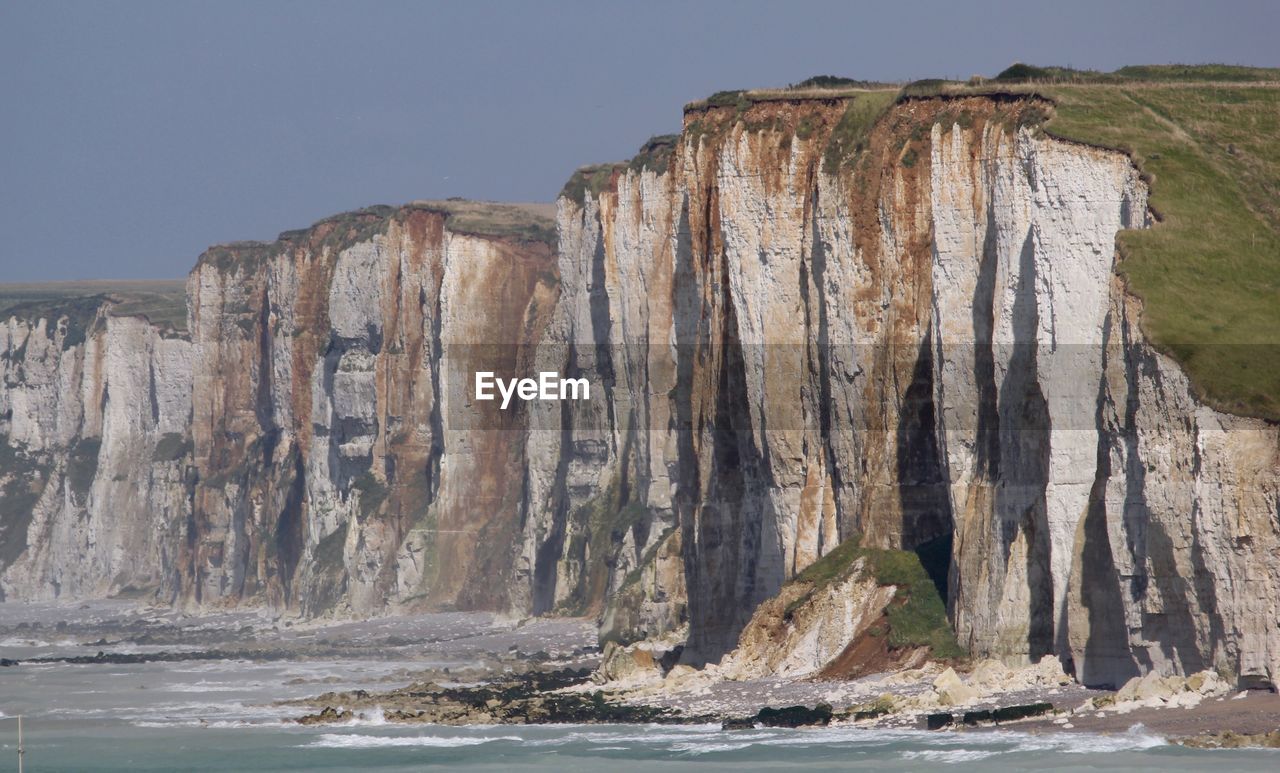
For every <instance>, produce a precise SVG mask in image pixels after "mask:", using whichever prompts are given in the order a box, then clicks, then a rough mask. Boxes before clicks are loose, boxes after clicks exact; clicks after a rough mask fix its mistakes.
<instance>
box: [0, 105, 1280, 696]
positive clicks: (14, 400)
mask: <svg viewBox="0 0 1280 773" xmlns="http://www.w3.org/2000/svg"><path fill="white" fill-rule="evenodd" d="M857 104H858V103H857V102H856V101H855V102H854V103H852V106H851V104H850V103H849V102H848V101H847V100H845V99H844V98H841V99H830V100H807V99H794V100H784V99H778V100H769V101H763V102H758V103H754V104H750V105H748V106H746V107H742V108H741V109H739V106H736V105H735V106H703V105H695V106H691V107H690V108H689V110H688V111H687V113H686V115H685V129H684V131H683V133H682V134H681V135H680V136H679V137H674V138H663V139H660V140H658V139H656V140H655V141H653V142H651V143H650V144H649V145H646V147H645V149H644V150H643V152H642V153H641V155H640V156H638V157H637V158H636V159H635V160H633V161H632V162H631V163H629V164H625V165H617V166H613V167H607V168H604V169H595V170H591V171H590V173H588V174H582V175H578V176H576V177H575V178H574V179H573V180H571V182H570V185H569V186H567V193H566V195H565V196H563V197H562V198H561V199H560V200H559V202H558V204H557V212H556V216H555V227H556V229H557V236H556V238H557V239H558V244H557V245H553V244H552V243H551V240H550V239H549V237H548V236H547V234H546V231H547V230H549V228H550V226H551V223H550V221H549V220H542V219H537V220H535V221H529V220H528V219H527V218H528V213H527V212H526V211H524V210H521V209H520V208H519V207H513V206H511V205H491V204H486V205H466V204H459V203H455V202H436V203H432V204H422V205H410V206H407V207H404V208H401V209H398V210H391V209H390V208H386V209H377V208H375V209H371V210H364V211H361V212H356V213H348V214H346V215H341V216H337V217H334V218H330V219H328V220H325V221H321V222H320V223H317V224H316V225H315V226H313V227H312V228H311V229H307V230H305V231H300V232H287V233H285V234H282V235H281V238H280V240H278V241H277V242H274V243H271V244H258V243H241V244H233V245H223V246H218V247H215V248H212V249H210V250H209V252H208V253H206V255H205V256H203V257H202V258H201V260H200V262H199V263H198V265H197V266H196V268H195V269H194V270H193V271H192V273H191V275H190V277H189V279H188V285H187V290H188V309H189V328H190V333H189V338H186V337H174V336H172V335H168V334H165V333H161V332H160V331H159V330H158V329H157V328H155V327H154V326H152V325H149V324H148V323H147V322H146V321H145V320H143V319H138V318H126V317H116V316H112V315H111V313H110V312H109V311H104V310H94V311H92V313H90V314H89V318H88V319H86V318H85V314H84V313H83V310H81V311H79V312H77V313H74V314H73V313H70V312H67V313H61V312H59V313H48V314H44V315H36V316H35V317H32V318H27V317H23V316H21V315H19V316H15V317H12V318H10V319H7V320H4V321H3V322H0V592H3V593H4V595H5V597H6V598H14V599H37V598H38V599H48V598H62V599H69V598H84V597H97V596H105V595H119V594H137V595H145V596H148V597H150V598H154V599H159V600H162V601H166V602H173V603H177V604H181V605H189V606H211V605H237V604H242V605H259V606H265V607H269V608H272V609H277V610H285V611H288V612H291V613H298V614H305V615H319V614H354V615H364V614H374V613H378V612H382V611H387V610H393V611H394V610H397V609H409V608H444V607H448V608H462V609H489V610H497V611H503V612H516V613H521V614H523V613H538V614H541V613H567V614H581V615H596V616H598V617H599V619H600V620H601V621H602V624H603V630H604V634H605V636H606V638H608V639H610V640H614V641H618V642H621V643H624V644H625V643H628V642H632V641H635V640H637V639H642V638H645V637H668V638H669V637H670V636H671V635H673V634H674V632H677V631H683V630H685V627H686V626H687V630H688V641H687V642H686V646H685V649H684V655H683V656H682V657H683V658H684V659H685V661H686V662H687V663H689V664H694V665H698V664H701V663H704V662H714V661H717V660H719V659H720V658H721V657H722V656H723V655H725V653H727V652H729V651H730V650H733V649H734V648H735V647H737V646H738V645H739V643H740V640H741V637H742V635H743V632H744V631H745V630H747V629H748V628H749V626H751V624H752V618H753V615H754V614H755V612H756V610H757V607H759V606H760V604H761V603H762V602H765V601H766V600H769V599H771V598H774V597H776V595H777V594H778V593H779V592H780V591H781V590H782V589H783V588H784V586H785V585H786V583H787V582H788V581H789V580H791V579H793V578H794V577H796V575H797V574H799V573H800V572H802V571H803V570H804V568H805V567H807V566H809V565H810V564H812V563H813V562H814V561H816V560H817V559H819V558H820V557H822V556H824V555H826V554H828V553H829V552H830V551H831V550H832V549H833V548H834V547H835V546H836V545H838V544H840V543H841V542H842V541H843V540H845V539H848V538H849V537H851V536H853V535H859V536H860V538H861V539H862V541H863V544H864V545H865V546H867V547H876V548H894V549H909V550H911V549H917V548H921V549H922V553H926V554H929V555H941V556H944V557H945V556H946V555H947V554H948V551H949V555H950V566H949V567H941V569H943V570H945V571H942V572H940V573H939V574H938V575H936V576H942V575H946V576H947V577H948V583H947V594H948V597H949V598H948V609H949V613H950V615H951V618H952V620H953V622H954V626H955V629H956V632H957V634H958V637H959V639H960V641H961V643H962V644H963V645H965V646H966V647H968V648H969V649H970V651H971V652H972V653H973V654H975V655H977V656H981V657H991V658H999V659H1001V660H1002V661H1006V662H1008V663H1009V664H1010V665H1018V664H1028V663H1043V662H1044V661H1043V659H1044V657H1045V656H1052V657H1054V658H1057V659H1058V660H1059V661H1060V663H1061V664H1063V665H1067V666H1070V667H1071V668H1072V669H1073V670H1074V673H1075V675H1076V676H1077V677H1078V678H1080V679H1082V680H1083V681H1085V682H1086V683H1088V684H1094V685H1113V686H1118V685H1122V684H1124V683H1125V682H1127V681H1129V680H1130V679H1131V678H1133V677H1135V676H1141V675H1142V674H1145V673H1147V672H1155V673H1157V674H1158V675H1159V676H1161V677H1165V676H1170V675H1183V676H1185V675H1188V674H1196V673H1198V672H1203V671H1205V670H1214V671H1217V672H1220V673H1223V674H1231V675H1234V676H1235V677H1236V678H1237V679H1239V680H1241V681H1243V682H1246V683H1251V684H1262V683H1268V684H1274V683H1276V679H1277V677H1278V676H1280V628H1277V627H1276V625H1275V624H1274V623H1275V621H1276V620H1277V619H1280V606H1278V605H1280V562H1277V561H1276V560H1275V556H1276V555H1277V552H1278V551H1280V522H1277V520H1276V513H1277V512H1280V428H1277V426H1276V425H1274V424H1268V423H1266V422H1262V421H1257V420H1252V419H1245V418H1241V417H1236V416H1229V415H1225V414H1221V413H1218V412H1215V411H1214V410H1212V409H1210V408H1208V407H1206V406H1204V405H1202V404H1200V403H1199V402H1198V401H1197V399H1196V397H1195V394H1194V391H1193V390H1192V388H1191V385H1190V384H1189V383H1188V381H1187V379H1186V377H1185V376H1184V375H1183V374H1182V373H1181V371H1180V370H1179V369H1178V367H1177V365H1176V363H1175V362H1173V361H1172V360H1170V359H1168V358H1167V357H1165V356H1164V355H1162V354H1160V353H1158V352H1157V351H1155V350H1154V349H1153V348H1152V347H1151V346H1150V345H1149V344H1148V343H1147V342H1146V341H1145V340H1144V338H1143V335H1142V332H1141V325H1140V321H1141V314H1142V309H1141V306H1140V304H1139V302H1138V301H1137V300H1136V299H1134V298H1132V297H1130V296H1129V295H1127V294H1126V292H1125V289H1124V287H1123V285H1122V283H1121V282H1120V280H1119V279H1118V278H1117V275H1116V271H1115V269H1116V263H1115V262H1116V251H1115V238H1116V234H1117V232H1119V231H1120V230H1122V229H1127V228H1143V227H1148V226H1149V225H1150V223H1149V222H1148V218H1147V204H1146V196H1147V191H1146V188H1145V185H1144V183H1143V182H1142V180H1141V179H1140V177H1139V175H1138V173H1137V171H1136V170H1135V169H1134V168H1133V166H1132V164H1130V162H1129V161H1128V159H1127V158H1126V157H1125V156H1123V155H1122V154H1120V153H1115V152H1109V151H1105V150H1100V149H1096V148H1090V147H1084V146H1080V145H1076V144H1072V143H1067V142H1062V141H1059V140H1055V139H1052V138H1051V137H1048V136H1046V135H1044V134H1043V133H1041V132H1039V131H1036V130H1034V129H1030V128H1027V127H1026V126H1025V125H1024V124H1025V123H1026V122H1025V121H1023V120H1022V119H1023V118H1024V117H1026V116H1027V111H1028V110H1029V109H1030V108H1032V107H1035V108H1037V109H1039V108H1040V107H1042V106H1038V105H1035V104H1033V103H1032V102H1030V101H1003V102H997V101H993V100H989V99H984V98H979V97H972V98H968V97H966V98H962V99H950V100H924V99H920V100H907V101H904V102H901V103H899V104H896V105H894V106H892V107H891V108H890V109H889V112H888V113H887V114H886V115H885V116H884V117H883V118H882V119H881V120H879V121H878V122H876V123H875V124H874V125H873V126H871V127H870V128H869V129H868V131H867V132H866V133H865V134H864V135H860V138H859V139H858V141H856V142H852V143H846V142H845V140H847V139H848V137H847V136H846V134H847V132H846V129H847V125H846V128H839V127H841V125H842V124H841V122H842V119H843V118H845V116H846V111H847V110H852V109H854V108H856V107H857ZM850 115H853V114H852V113H851V114H850ZM855 117H856V116H855ZM833 136H834V137H835V138H836V141H834V142H833V141H832V137H833ZM475 207H479V208H478V209H476V208H475ZM521 218H525V220H521ZM522 222H523V223H524V224H525V225H529V224H530V223H532V224H533V226H535V227H533V228H532V229H529V228H523V227H521V226H519V225H515V226H513V223H515V224H519V223H522ZM1155 227H1158V226H1155ZM478 345H480V346H478ZM486 346H487V348H486ZM481 362H483V363H484V364H485V366H486V367H485V368H483V369H485V370H494V371H497V372H500V374H502V375H504V377H509V376H511V375H515V374H517V373H519V374H522V375H527V374H536V373H537V372H539V371H553V372H556V373H558V374H560V375H563V376H566V377H575V378H576V377H583V378H586V379H587V380H588V381H589V382H590V384H591V389H592V396H591V399H590V400H586V401H577V402H547V403H540V402H533V403H524V402H523V401H520V405H519V406H516V407H514V408H513V409H511V410H503V409H501V408H499V407H498V405H497V404H495V403H489V402H483V401H478V400H475V399H474V395H473V393H472V378H473V371H474V370H477V369H480V368H478V367H476V366H477V365H478V364H479V363H481ZM846 590H847V591H848V593H849V594H855V592H856V594H861V597H867V598H871V597H873V596H875V594H876V593H878V592H879V591H873V590H870V589H866V588H862V589H860V588H854V587H849V588H847V589H846ZM842 599H843V597H840V598H836V597H833V598H832V599H830V602H831V604H830V605H828V607H827V608H828V611H830V612H831V613H832V616H825V615H824V616H820V617H815V618H814V619H813V621H812V625H811V627H810V626H809V624H808V623H806V624H805V625H804V626H800V627H796V628H795V629H794V630H788V632H787V633H786V636H787V641H788V642H790V643H791V644H789V645H788V646H789V649H788V652H790V653H794V658H793V659H788V658H791V657H792V656H791V655H788V656H785V657H783V658H782V660H778V661H777V662H774V661H771V660H769V659H768V658H767V657H766V658H765V660H763V661H759V662H757V661H756V660H751V662H750V664H747V665H743V666H742V668H745V669H747V670H751V671H752V672H753V673H754V672H760V673H764V672H786V673H801V672H805V671H806V669H811V668H812V667H814V664H815V663H817V662H818V661H820V660H822V659H823V658H825V657H827V655H829V654H830V652H831V651H835V650H837V649H838V647H837V645H839V643H840V640H841V639H842V638H846V637H847V636H850V635H853V634H852V633H851V632H852V631H854V630H856V629H857V627H858V625H859V624H858V623H855V622H854V620H855V617H856V618H857V619H859V620H860V619H862V618H861V617H858V616H857V615H856V614H855V612H857V610H854V609H852V608H849V609H846V608H844V607H841V606H840V604H841V603H842ZM845 600H847V599H845ZM841 610H843V611H841ZM837 613H838V614H837ZM832 621H836V622H832ZM753 630H755V629H753ZM664 640H665V639H664ZM846 643H847V642H846ZM792 645H794V646H792ZM744 657H745V656H744ZM765 661H768V662H765ZM744 663H745V661H744ZM682 673H683V672H682Z"/></svg>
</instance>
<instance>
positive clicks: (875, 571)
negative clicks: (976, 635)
mask: <svg viewBox="0 0 1280 773" xmlns="http://www.w3.org/2000/svg"><path fill="white" fill-rule="evenodd" d="M860 558H865V559H866V567H867V571H869V572H870V573H871V575H872V576H873V577H874V578H875V581H876V583H877V584H879V585H894V586H896V587H897V590H896V591H895V593H894V597H893V601H892V602H890V604H889V606H888V607H886V608H885V616H886V617H887V618H888V621H889V636H888V644H889V646H890V647H893V648H895V649H896V648H902V647H929V648H930V649H931V650H932V652H933V656H934V657H938V658H956V657H961V656H963V655H964V650H963V649H961V647H960V645H959V644H958V643H956V636H955V631H954V630H953V629H952V628H951V623H950V622H949V621H948V620H947V607H946V604H945V603H944V602H943V600H942V597H941V596H940V595H939V594H938V588H937V586H936V585H935V584H934V581H933V580H932V579H930V577H929V574H928V572H926V571H925V568H924V566H923V564H921V563H920V557H919V556H917V555H916V554H915V553H913V552H911V551H909V550H881V549H878V548H864V547H861V546H860V544H859V538H858V537H856V536H855V537H853V538H851V539H847V540H845V541H844V542H842V543H840V544H839V545H837V546H836V547H835V549H833V550H832V551H831V552H830V553H827V554H826V555H825V556H823V557H822V558H820V559H818V560H817V561H815V562H813V563H812V564H810V565H809V566H808V567H807V568H805V570H804V571H802V572H801V573H800V574H798V575H797V576H796V578H795V579H794V580H792V582H795V583H811V584H812V585H813V587H812V588H811V589H810V591H809V592H808V593H807V594H805V595H804V596H803V597H801V598H799V599H797V600H795V601H793V602H792V603H791V604H790V605H789V606H788V607H787V610H786V612H785V614H786V615H788V616H789V615H791V614H792V613H794V612H795V611H796V610H797V609H799V608H800V606H801V605H803V604H804V603H805V602H806V601H807V600H808V599H809V597H810V596H812V595H813V594H814V593H816V592H818V591H820V590H822V589H823V588H825V587H827V586H828V585H830V584H831V583H833V582H836V581H838V580H841V579H843V578H845V577H846V576H848V573H849V571H850V570H851V569H852V568H853V566H854V565H855V564H856V563H857V561H858V559H860Z"/></svg>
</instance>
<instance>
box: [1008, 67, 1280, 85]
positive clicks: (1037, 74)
mask: <svg viewBox="0 0 1280 773" xmlns="http://www.w3.org/2000/svg"><path fill="white" fill-rule="evenodd" d="M994 80H996V81H997V82H1000V83H1027V82H1033V81H1034V82H1041V83H1094V84H1123V83H1133V82H1135V81H1145V82H1149V83H1178V82H1190V81H1195V82H1204V81H1219V82H1221V81H1230V82H1237V83H1242V82H1250V81H1252V82H1259V81H1280V68H1274V67H1241V66H1239V65H1230V64H1142V65H1130V66H1128V67H1121V68H1120V69H1118V70H1116V71H1114V72H1101V71H1099V70H1076V69H1073V68H1071V67H1052V66H1050V67H1039V66H1036V65H1032V64H1023V63H1021V62H1018V63H1017V64H1014V65H1011V66H1009V67H1007V68H1005V69H1004V70H1002V71H1001V72H1000V73H999V74H998V75H996V76H995V78H994Z"/></svg>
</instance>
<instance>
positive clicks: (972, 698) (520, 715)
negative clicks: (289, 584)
mask: <svg viewBox="0 0 1280 773" xmlns="http://www.w3.org/2000/svg"><path fill="white" fill-rule="evenodd" d="M611 654H612V653H611V652H609V651H606V653H605V660H604V662H603V663H602V664H601V665H600V666H598V667H596V668H594V669H593V668H591V667H589V663H590V661H589V660H582V659H579V660H578V661H576V662H575V663H572V664H569V665H563V664H562V665H560V666H556V665H555V664H527V665H528V667H527V668H526V669H525V670H523V671H519V672H514V673H513V672H512V671H511V668H510V665H508V666H507V667H506V669H505V670H504V671H503V672H501V673H494V672H486V671H485V670H484V669H474V670H469V671H466V672H456V671H449V670H448V669H444V670H442V671H434V672H424V673H423V674H421V675H419V678H418V679H416V680H415V681H413V682H412V683H411V684H409V685H407V686H405V687H402V688H398V689H394V690H390V691H383V692H370V691H365V690H357V691H342V692H327V693H324V694H322V695H319V696H317V697H315V698H311V699H304V700H296V701H290V702H287V703H286V704H284V705H293V706H299V707H309V708H311V709H312V711H310V712H309V713H306V714H302V715H301V716H298V717H297V718H296V719H295V720H294V721H296V722H298V723H300V724H304V725H313V724H330V723H332V724H345V723H352V722H357V721H359V720H360V719H361V718H367V717H370V716H377V717H379V718H381V719H382V720H384V721H386V722H391V723H403V724H438V725H468V724H477V725H491V724H566V723H568V724H609V723H629V724H712V723H714V724H719V725H720V726H721V728H722V729H723V730H724V731H726V732H732V731H737V730H750V729H758V728H764V727H788V728H798V727H829V726H857V727H866V728H869V729H870V728H896V729H918V730H922V731H946V732H982V731H985V730H990V729H993V728H1001V729H1011V728H1012V729H1019V730H1022V731H1025V732H1030V733H1046V732H1054V733H1060V732H1066V733H1070V732H1077V733H1101V734H1115V733H1125V732H1130V731H1131V730H1132V728H1133V727H1134V726H1135V725H1140V726H1142V727H1144V728H1146V729H1147V730H1148V731H1152V732H1156V733H1158V734H1159V735H1161V736H1163V737H1165V738H1166V739H1167V740H1168V741H1169V742H1171V743H1179V744H1182V745H1185V746H1188V747H1193V748H1242V747H1246V746H1256V747H1270V748H1277V747H1280V696H1276V695H1274V694H1272V693H1270V692H1263V691H1250V692H1235V691H1233V690H1232V689H1231V687H1230V686H1229V685H1228V684H1227V683H1226V682H1225V681H1223V680H1222V679H1221V678H1220V677H1219V676H1218V675H1217V674H1216V673H1213V672H1211V671H1204V672H1200V673H1198V674H1193V675H1191V676H1190V677H1188V678H1182V677H1165V678H1161V677H1158V676H1154V675H1148V676H1146V677H1142V678H1135V679H1133V680H1131V681H1130V682H1129V683H1127V684H1125V685H1124V686H1123V687H1121V688H1120V689H1119V690H1115V691H1109V690H1090V689H1087V688H1084V687H1082V686H1080V685H1078V684H1077V683H1075V682H1074V680H1072V679H1071V677H1069V676H1068V675H1066V674H1064V673H1063V672H1062V670H1061V668H1060V666H1059V665H1058V663H1057V661H1056V659H1053V658H1045V659H1044V660H1042V661H1041V662H1040V663H1037V664H1034V665H1031V666H1028V667H1024V668H1009V667H1007V666H1005V665H1003V664H1001V663H999V662H997V661H993V660H987V661H980V662H978V663H976V664H973V663H958V664H954V665H944V664H939V663H933V662H930V663H926V664H925V665H924V666H923V667H921V668H917V669H908V670H905V671H900V672H897V673H887V674H878V675H874V676H870V677H866V678H863V679H857V680H844V681H831V680H820V679H790V680H787V679H784V680H770V679H753V680H743V681H736V680H730V679H723V678H721V677H720V676H719V675H717V674H716V667H715V666H714V665H713V666H709V667H707V668H705V669H702V670H694V669H691V668H689V667H687V666H674V667H671V668H670V669H668V670H666V672H665V673H662V674H661V676H656V675H655V674H657V673H658V672H660V671H661V667H660V665H658V663H657V662H656V661H655V663H654V666H653V668H654V673H650V674H648V675H647V677H646V676H639V677H638V676H637V674H636V673H635V672H634V671H633V672H629V673H627V674H626V676H625V677H624V678H622V679H608V678H607V677H606V676H604V674H606V673H609V672H610V665H612V667H613V668H614V669H616V668H617V665H618V664H617V662H616V659H614V660H612V663H611V659H610V655H611ZM615 673H616V672H615Z"/></svg>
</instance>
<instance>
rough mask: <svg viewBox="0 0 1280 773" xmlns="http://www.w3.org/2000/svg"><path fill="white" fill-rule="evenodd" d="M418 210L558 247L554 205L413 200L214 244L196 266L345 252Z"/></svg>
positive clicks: (498, 235) (236, 266)
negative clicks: (296, 251)
mask: <svg viewBox="0 0 1280 773" xmlns="http://www.w3.org/2000/svg"><path fill="white" fill-rule="evenodd" d="M415 210H418V211H429V212H437V213H440V214H441V215H443V216H444V217H445V219H446V221H445V222H446V227H447V228H448V229H449V230H450V231H452V232H453V233H457V234H467V235H472V236H483V237H487V238H493V239H513V240H516V241H527V242H541V243H544V244H547V245H550V246H552V247H554V246H555V243H556V223H555V205H554V204H517V203H506V202H497V201H470V200H467V199H459V198H452V199H443V200H438V201H428V200H423V201H414V202H411V203H409V204H405V205H404V206H400V207H393V206H389V205H386V204H375V205H373V206H370V207H364V208H363V209H357V210H353V211H351V212H340V213H338V214H336V215H330V216H329V217H326V218H323V219H321V220H317V221H316V222H315V223H312V224H311V226H309V227H307V228H299V229H295V230H292V231H284V232H283V233H281V234H280V235H279V236H278V237H277V238H276V241H274V242H258V241H241V242H228V243H226V244H215V245H213V246H212V247H210V248H209V249H208V250H206V251H205V252H204V254H202V255H201V256H200V258H199V260H198V261H197V262H196V265H197V266H200V265H205V264H210V265H213V266H216V267H217V268H218V270H219V271H222V272H233V271H238V270H241V269H242V268H244V267H245V266H254V265H258V264H259V263H260V262H262V261H265V260H269V259H271V258H272V257H274V256H275V255H277V254H278V253H279V252H280V251H281V250H283V249H285V248H287V247H288V246H289V245H296V244H299V243H310V244H311V245H312V246H313V247H317V248H323V247H331V248H334V249H343V248H345V247H347V246H349V245H352V244H355V243H357V242H361V241H366V240H368V239H371V238H373V237H374V236H375V235H377V234H380V233H385V232H386V230H387V227H388V225H389V223H390V222H391V221H392V220H393V219H395V218H397V217H402V216H403V215H405V214H406V213H408V212H411V211H415Z"/></svg>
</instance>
